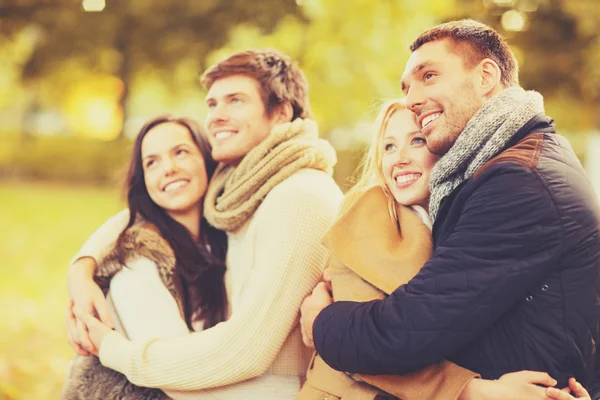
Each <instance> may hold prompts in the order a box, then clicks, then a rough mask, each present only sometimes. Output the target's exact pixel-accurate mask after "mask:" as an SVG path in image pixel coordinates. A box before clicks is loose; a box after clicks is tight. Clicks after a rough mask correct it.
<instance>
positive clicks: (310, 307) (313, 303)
mask: <svg viewBox="0 0 600 400" xmlns="http://www.w3.org/2000/svg"><path fill="white" fill-rule="evenodd" d="M331 303H333V299H332V298H331V296H330V295H329V291H328V290H327V286H326V284H325V282H319V284H318V285H317V286H316V287H315V288H314V289H313V291H312V294H310V295H309V296H307V297H306V298H305V299H304V301H303V302H302V305H301V306H300V326H301V328H302V341H303V342H304V344H305V345H306V346H308V347H311V348H314V347H315V344H314V342H313V332H312V331H313V324H314V323H315V319H317V316H318V315H319V313H320V312H321V311H322V310H323V309H324V308H325V307H327V306H328V305H330V304H331Z"/></svg>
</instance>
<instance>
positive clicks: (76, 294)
mask: <svg viewBox="0 0 600 400" xmlns="http://www.w3.org/2000/svg"><path fill="white" fill-rule="evenodd" d="M95 269H96V261H95V260H94V259H93V258H90V257H84V258H81V259H79V260H77V261H76V262H75V263H73V265H72V266H71V268H70V269H69V272H68V277H67V287H68V290H69V297H70V300H69V302H68V304H67V334H68V340H69V345H70V346H71V347H72V348H73V350H75V352H76V353H77V354H80V355H89V354H90V353H94V352H97V349H96V348H95V347H94V344H93V343H92V340H90V337H89V335H88V331H87V329H86V327H85V325H84V324H83V323H82V322H81V321H80V320H78V318H76V315H88V316H95V315H98V316H99V317H100V320H101V321H103V322H104V323H106V324H107V325H108V326H110V327H112V326H113V323H112V319H111V317H110V313H109V311H108V304H107V302H106V298H105V297H104V293H102V290H101V289H100V287H99V286H98V285H97V284H96V283H95V282H94V280H93V274H94V270H95Z"/></svg>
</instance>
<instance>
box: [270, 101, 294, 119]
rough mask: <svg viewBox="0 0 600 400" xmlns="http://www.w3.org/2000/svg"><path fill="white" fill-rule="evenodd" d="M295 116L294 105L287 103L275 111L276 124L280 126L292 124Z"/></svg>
mask: <svg viewBox="0 0 600 400" xmlns="http://www.w3.org/2000/svg"><path fill="white" fill-rule="evenodd" d="M293 116H294V109H293V107H292V103H290V102H289V101H286V102H285V103H283V104H280V105H279V106H278V107H277V109H276V111H275V115H274V117H275V122H276V123H278V124H283V123H285V122H290V121H291V120H292V117H293Z"/></svg>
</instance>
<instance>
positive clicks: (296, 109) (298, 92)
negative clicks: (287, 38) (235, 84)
mask: <svg viewBox="0 0 600 400" xmlns="http://www.w3.org/2000/svg"><path fill="white" fill-rule="evenodd" d="M231 75H246V76H249V77H251V78H254V79H255V80H256V81H257V82H258V85H259V87H260V96H261V98H262V101H263V104H264V105H265V110H266V113H267V115H269V116H270V115H272V113H273V111H274V110H275V109H276V108H277V107H278V106H280V105H281V104H283V103H285V102H289V103H290V104H291V105H292V109H293V117H292V120H294V119H296V118H312V114H311V111H310V103H309V100H308V82H307V80H306V76H305V75H304V72H302V70H301V69H300V68H299V67H298V66H297V65H296V64H295V63H293V62H292V60H291V59H290V58H289V57H288V56H286V55H284V54H282V53H280V52H278V51H276V50H247V51H242V52H239V53H236V54H233V55H231V56H229V57H227V58H226V59H224V60H222V61H220V62H218V63H216V64H214V65H212V66H210V67H209V68H208V69H207V70H206V71H205V72H204V74H203V75H202V78H201V81H202V85H203V86H204V87H205V88H206V90H208V89H210V87H211V86H212V85H213V83H215V81H216V80H218V79H221V78H225V77H228V76H231Z"/></svg>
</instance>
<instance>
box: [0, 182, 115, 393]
mask: <svg viewBox="0 0 600 400" xmlns="http://www.w3.org/2000/svg"><path fill="white" fill-rule="evenodd" d="M122 207H123V205H122V203H121V202H120V201H119V195H118V192H117V191H115V190H112V189H110V190H109V189H97V188H90V187H87V188H86V187H70V186H66V185H60V186H58V185H48V184H24V183H19V184H17V183H0V221H2V230H0V254H2V274H1V275H0V276H1V277H0V332H2V334H1V335H0V399H6V400H9V399H15V400H16V399H20V400H39V399H58V398H59V394H60V389H61V387H62V384H63V381H64V378H65V373H66V370H67V365H68V362H69V360H70V359H71V356H72V352H71V350H70V348H69V346H68V345H67V341H66V333H65V322H64V321H65V305H66V300H67V293H66V287H65V273H66V270H67V267H68V263H69V260H70V258H71V257H72V256H73V255H74V254H75V253H76V252H77V250H78V249H79V247H80V246H81V245H82V244H83V240H84V239H85V238H86V237H88V236H89V235H90V234H91V233H92V232H93V231H94V229H96V228H97V227H98V226H99V225H100V224H101V223H102V222H103V221H104V220H105V219H106V218H108V217H109V216H110V215H112V214H114V213H115V212H117V211H118V210H119V209H121V208H122Z"/></svg>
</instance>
